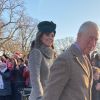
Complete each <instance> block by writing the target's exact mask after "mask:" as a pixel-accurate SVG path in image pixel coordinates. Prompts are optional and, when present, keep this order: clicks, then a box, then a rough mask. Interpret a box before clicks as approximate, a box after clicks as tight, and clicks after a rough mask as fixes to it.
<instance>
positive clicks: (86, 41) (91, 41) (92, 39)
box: [80, 29, 99, 54]
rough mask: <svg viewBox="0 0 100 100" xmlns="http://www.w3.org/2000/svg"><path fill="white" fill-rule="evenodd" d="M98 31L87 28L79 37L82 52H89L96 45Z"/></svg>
mask: <svg viewBox="0 0 100 100" xmlns="http://www.w3.org/2000/svg"><path fill="white" fill-rule="evenodd" d="M98 37H99V33H98V31H97V30H95V29H89V30H88V32H87V33H83V34H82V35H81V37H80V42H81V47H82V51H83V53H84V54H89V53H90V52H91V51H93V50H94V49H95V47H96V43H97V40H98Z"/></svg>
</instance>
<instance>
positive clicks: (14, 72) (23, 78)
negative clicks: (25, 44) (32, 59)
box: [0, 54, 30, 100]
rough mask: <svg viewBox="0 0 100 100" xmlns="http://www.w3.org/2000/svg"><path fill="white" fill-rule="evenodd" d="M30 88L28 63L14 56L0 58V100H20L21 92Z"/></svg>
mask: <svg viewBox="0 0 100 100" xmlns="http://www.w3.org/2000/svg"><path fill="white" fill-rule="evenodd" d="M27 87H30V76H29V68H28V61H27V60H24V59H23V58H20V57H18V55H16V54H14V55H13V57H8V56H7V55H5V54H3V55H2V56H0V100H22V99H21V98H22V97H21V96H22V95H21V91H22V90H23V88H27Z"/></svg>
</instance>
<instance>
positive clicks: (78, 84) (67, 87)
mask: <svg viewBox="0 0 100 100" xmlns="http://www.w3.org/2000/svg"><path fill="white" fill-rule="evenodd" d="M86 60H87V64H86V63H85V62H84V60H83V57H82V54H81V52H80V51H79V49H78V48H77V47H76V46H75V45H72V46H71V47H70V48H69V49H68V50H67V51H65V52H64V53H63V54H61V55H60V56H59V57H58V58H57V60H56V61H55V62H54V64H53V66H52V67H51V70H50V71H51V72H50V78H49V81H48V84H47V88H46V90H45V93H44V97H43V100H91V87H92V69H91V65H90V63H89V60H88V59H87V58H86Z"/></svg>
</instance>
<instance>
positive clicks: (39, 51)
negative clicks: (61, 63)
mask: <svg viewBox="0 0 100 100" xmlns="http://www.w3.org/2000/svg"><path fill="white" fill-rule="evenodd" d="M37 27H38V32H37V34H36V39H35V43H34V46H33V48H31V50H30V54H29V62H28V64H29V65H28V66H29V70H30V80H31V86H32V89H31V94H30V97H29V100H40V99H41V98H42V96H43V93H44V89H45V86H46V83H47V80H48V76H49V73H50V66H51V64H52V62H53V59H54V58H53V57H54V48H53V41H54V37H55V34H56V24H55V23H53V22H52V21H51V22H50V21H42V22H40V23H39V24H38V25H37Z"/></svg>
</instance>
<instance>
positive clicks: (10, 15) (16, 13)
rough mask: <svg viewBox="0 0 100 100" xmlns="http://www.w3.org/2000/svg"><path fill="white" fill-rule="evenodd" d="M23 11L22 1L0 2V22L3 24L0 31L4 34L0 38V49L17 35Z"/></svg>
mask: <svg viewBox="0 0 100 100" xmlns="http://www.w3.org/2000/svg"><path fill="white" fill-rule="evenodd" d="M23 9H24V7H23V1H22V0H0V20H1V21H2V22H3V24H2V25H1V26H0V30H3V33H4V34H3V37H0V47H1V46H2V45H3V44H4V43H6V42H7V41H8V40H10V39H12V38H13V36H14V34H17V31H18V29H19V28H20V26H19V22H20V20H21V17H22V16H21V13H22V12H23Z"/></svg>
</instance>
